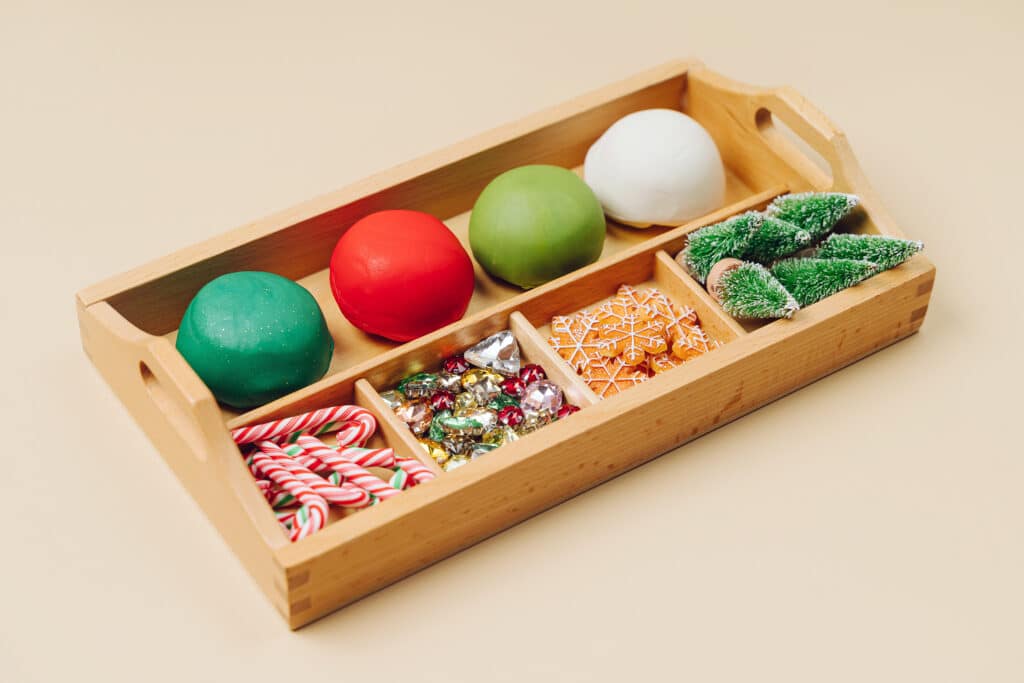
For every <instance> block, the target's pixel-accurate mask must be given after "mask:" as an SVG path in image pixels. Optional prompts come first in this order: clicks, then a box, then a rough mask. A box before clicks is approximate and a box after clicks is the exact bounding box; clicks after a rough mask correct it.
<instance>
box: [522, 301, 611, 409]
mask: <svg viewBox="0 0 1024 683" xmlns="http://www.w3.org/2000/svg"><path fill="white" fill-rule="evenodd" d="M508 325H509V328H510V329H511V330H512V334H514V335H515V337H516V339H517V340H518V341H519V349H520V351H522V352H523V355H524V357H525V358H526V359H527V360H528V361H529V362H531V363H537V364H539V365H541V366H543V368H544V371H545V372H547V374H548V377H549V378H550V379H551V381H552V382H554V383H555V384H557V385H558V386H560V387H562V391H563V392H564V393H565V395H566V396H568V397H569V400H570V401H571V402H572V403H574V404H576V405H578V406H580V407H581V408H583V407H586V406H592V405H594V404H595V403H597V402H598V401H600V400H601V399H600V398H598V396H597V394H595V393H594V392H593V391H592V390H591V388H590V387H589V386H587V383H586V382H585V381H584V380H583V378H582V377H580V376H579V375H578V374H576V372H575V371H574V370H573V369H572V368H570V367H569V365H568V363H566V362H565V360H564V359H563V358H562V357H561V356H559V355H558V354H557V353H556V352H555V350H554V349H553V348H551V346H550V345H549V344H548V342H547V340H546V339H544V337H543V336H542V335H541V334H540V333H539V332H538V331H537V328H535V327H534V326H533V325H531V324H530V321H529V320H527V319H526V317H525V316H523V314H522V313H520V312H519V311H513V312H512V314H511V315H509V319H508Z"/></svg>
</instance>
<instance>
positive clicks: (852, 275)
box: [772, 258, 879, 306]
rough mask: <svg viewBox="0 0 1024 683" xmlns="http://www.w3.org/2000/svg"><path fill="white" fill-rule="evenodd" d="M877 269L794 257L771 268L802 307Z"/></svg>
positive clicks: (849, 261)
mask: <svg viewBox="0 0 1024 683" xmlns="http://www.w3.org/2000/svg"><path fill="white" fill-rule="evenodd" d="M878 270H879V268H878V265H876V264H874V263H871V262H870V261H855V260H853V259H843V258H827V259H826V258H794V259H786V260H785V261H779V262H778V263H776V264H775V265H774V266H772V275H774V276H775V277H776V279H778V281H779V282H781V283H782V286H783V287H785V288H786V289H787V290H788V291H789V293H790V294H792V295H793V298H794V299H796V300H797V302H799V304H800V305H801V306H810V305H811V304H813V303H814V302H816V301H821V300H822V299H824V298H825V297H827V296H832V295H833V294H835V293H836V292H839V291H842V290H844V289H846V288H847V287H852V286H853V285H855V284H857V283H858V282H860V281H861V280H865V279H867V278H869V277H871V276H872V275H874V274H875V273H877V272H878Z"/></svg>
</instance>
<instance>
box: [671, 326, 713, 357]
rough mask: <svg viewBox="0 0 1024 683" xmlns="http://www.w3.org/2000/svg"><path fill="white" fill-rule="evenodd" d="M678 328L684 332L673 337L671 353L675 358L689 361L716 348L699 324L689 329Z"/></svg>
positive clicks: (684, 327)
mask: <svg viewBox="0 0 1024 683" xmlns="http://www.w3.org/2000/svg"><path fill="white" fill-rule="evenodd" d="M680 327H681V328H682V329H684V330H685V332H684V333H683V334H677V335H674V336H673V338H672V353H673V354H675V356H676V357H677V358H680V359H682V360H690V359H691V358H696V357H697V356H700V355H703V354H705V353H707V352H708V351H711V350H712V349H715V348H718V342H716V341H714V340H713V339H711V337H709V336H708V334H707V332H705V331H704V328H703V327H701V326H700V323H697V324H695V325H693V326H689V327H686V326H680Z"/></svg>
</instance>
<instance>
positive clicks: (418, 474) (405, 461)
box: [395, 457, 434, 484]
mask: <svg viewBox="0 0 1024 683" xmlns="http://www.w3.org/2000/svg"><path fill="white" fill-rule="evenodd" d="M395 462H397V463H398V466H399V467H401V468H402V470H403V471H404V472H405V473H406V474H408V475H409V477H410V478H411V479H412V480H413V483H415V484H423V483H425V482H428V481H431V480H432V479H434V473H433V472H431V471H430V470H429V469H427V467H426V466H424V465H423V463H421V462H420V461H419V460H414V459H412V458H399V457H396V458H395Z"/></svg>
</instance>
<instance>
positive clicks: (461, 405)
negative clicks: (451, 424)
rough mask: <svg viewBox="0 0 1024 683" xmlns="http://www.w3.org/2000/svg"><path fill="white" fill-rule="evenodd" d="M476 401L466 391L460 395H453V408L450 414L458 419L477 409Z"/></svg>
mask: <svg viewBox="0 0 1024 683" xmlns="http://www.w3.org/2000/svg"><path fill="white" fill-rule="evenodd" d="M478 407H479V406H478V404H477V402H476V399H475V398H474V397H473V394H471V393H470V392H468V391H464V392H462V393H461V394H456V395H455V408H454V410H452V412H453V413H454V414H456V415H459V416H460V417H461V416H462V415H464V414H465V413H467V412H469V411H471V410H476V409H477V408H478Z"/></svg>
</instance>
